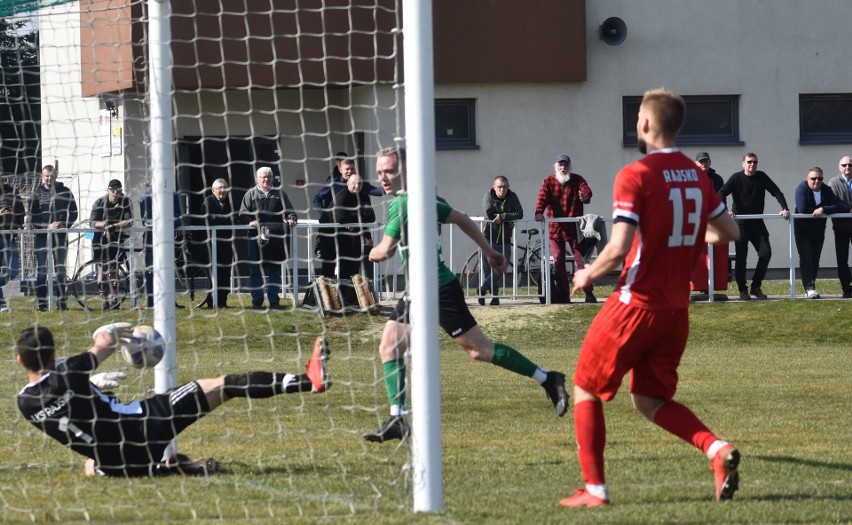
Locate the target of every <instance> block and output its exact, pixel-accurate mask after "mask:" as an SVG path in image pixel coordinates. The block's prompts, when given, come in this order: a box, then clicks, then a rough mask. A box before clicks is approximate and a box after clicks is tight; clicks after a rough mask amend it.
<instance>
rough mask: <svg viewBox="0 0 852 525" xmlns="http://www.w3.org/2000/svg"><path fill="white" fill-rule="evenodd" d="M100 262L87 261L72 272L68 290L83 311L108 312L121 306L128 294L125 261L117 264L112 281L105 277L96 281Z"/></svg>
mask: <svg viewBox="0 0 852 525" xmlns="http://www.w3.org/2000/svg"><path fill="white" fill-rule="evenodd" d="M100 266H101V262H100V261H97V260H95V259H92V260H91V261H87V262H86V263H84V264H83V265H82V266H80V267H79V268H77V271H76V272H74V277H73V278H72V279H71V282H70V283H68V288H69V289H70V290H71V294H72V295H73V296H74V299H75V300H76V301H77V302H78V303H79V304H80V306H82V307H83V309H84V310H108V309H116V308H119V307H120V306H121V303H123V302H124V299H125V298H126V297H127V294H128V293H129V292H130V273H129V272H128V270H127V265H126V262H125V261H120V262H118V263H117V269H116V272H115V274H114V276H113V278H112V279H108V278H107V276H104V277H103V281H101V282H99V281H98V269H99V268H100Z"/></svg>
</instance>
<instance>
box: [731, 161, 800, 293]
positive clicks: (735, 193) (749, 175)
mask: <svg viewBox="0 0 852 525" xmlns="http://www.w3.org/2000/svg"><path fill="white" fill-rule="evenodd" d="M766 193H769V194H770V195H772V196H773V197H775V199H777V200H778V204H780V205H781V211H780V212H778V214H779V215H780V216H782V217H784V220H788V219H789V218H790V209H789V208H788V207H787V200H786V199H785V198H784V194H783V193H781V190H780V189H779V188H778V185H777V184H775V183H774V182H773V181H772V179H770V178H769V175H767V174H766V173H764V172H762V171H759V170H758V169H757V155H755V154H754V153H747V154H746V155H745V156H744V157H743V169H742V171H738V172H736V173H734V174H733V175H731V178H729V179H728V180H727V182H725V185H724V186H722V189H721V190H719V197H721V198H722V202H726V201H727V197H728V195H730V196H731V198H732V199H733V206H732V208H731V212H730V213H731V214H732V215H733V216H734V218H735V219H736V216H737V215H762V214H763V207H764V205H765V199H766ZM736 222H737V225H738V226H739V228H740V239H739V240H738V241H737V242H735V243H734V247H735V249H736V254H737V255H736V260H735V261H734V276H735V277H736V280H737V288H739V291H740V299H742V300H743V301H749V300H751V296H752V295H753V296H755V297H756V298H758V299H766V294H765V293H763V290H762V289H761V284H763V278H764V277H766V270H767V269H768V268H769V259H771V258H772V246H770V244H769V230H767V229H766V224H764V222H763V219H754V220H739V219H737V220H736ZM749 243H751V244H752V246H754V249H755V250H757V266H756V267H755V269H754V275H753V276H752V278H751V294H749V289H748V286H747V282H746V261H747V259H748V245H749Z"/></svg>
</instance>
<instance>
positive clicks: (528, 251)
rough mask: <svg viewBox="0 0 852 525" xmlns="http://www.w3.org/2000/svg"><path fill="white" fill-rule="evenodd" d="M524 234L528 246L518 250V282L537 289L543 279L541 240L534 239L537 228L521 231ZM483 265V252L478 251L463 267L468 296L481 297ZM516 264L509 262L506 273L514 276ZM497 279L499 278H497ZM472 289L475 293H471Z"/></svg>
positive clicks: (463, 277) (462, 276)
mask: <svg viewBox="0 0 852 525" xmlns="http://www.w3.org/2000/svg"><path fill="white" fill-rule="evenodd" d="M521 233H522V234H525V235H526V236H527V243H526V245H524V246H522V247H520V248H517V253H519V256H518V261H517V264H518V280H519V282H520V283H521V285H522V286H527V287H529V288H533V287H537V286H538V284H539V282H540V279H541V249H542V247H541V239H534V238H533V237H535V236H536V235H538V234H539V231H538V230H537V229H535V228H530V229H528V230H521ZM481 264H482V252H481V250H477V251H475V252H473V253H472V254H471V255H470V257H468V258H467V262H465V263H464V266H463V267H462V272H461V275H460V279H461V284H462V286H463V287H464V289H465V291H466V292H468V295H479V286H480V284H481V283H482V281H483V280H484V279H480V276H479V274H480V273H481ZM513 266H514V263H513V262H512V260H511V259H510V260H509V266H508V268H507V269H506V273H508V274H510V275H514V273H513V271H512V268H513ZM495 278H497V277H496V276H495ZM471 288H472V289H473V293H472V294H471V293H469V292H470V290H471Z"/></svg>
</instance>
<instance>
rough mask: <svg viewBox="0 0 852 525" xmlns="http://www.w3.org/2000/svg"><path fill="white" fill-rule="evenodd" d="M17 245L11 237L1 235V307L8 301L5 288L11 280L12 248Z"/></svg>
mask: <svg viewBox="0 0 852 525" xmlns="http://www.w3.org/2000/svg"><path fill="white" fill-rule="evenodd" d="M14 244H15V241H14V239H13V238H12V237H11V236H6V235H0V307H3V306H6V299H5V298H4V297H3V287H4V286H6V283H7V282H9V280H10V279H11V272H12V270H11V268H10V267H9V264H10V262H11V257H10V256H11V251H12V246H13V245H14Z"/></svg>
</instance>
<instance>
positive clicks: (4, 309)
mask: <svg viewBox="0 0 852 525" xmlns="http://www.w3.org/2000/svg"><path fill="white" fill-rule="evenodd" d="M9 311H10V310H9V307H8V306H6V305H5V304H4V305H3V306H0V313H4V312H9Z"/></svg>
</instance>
